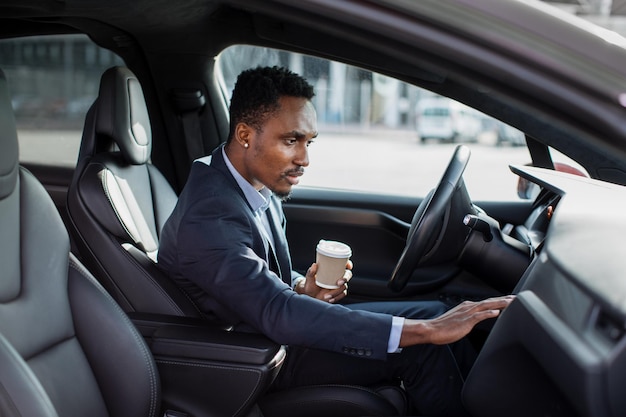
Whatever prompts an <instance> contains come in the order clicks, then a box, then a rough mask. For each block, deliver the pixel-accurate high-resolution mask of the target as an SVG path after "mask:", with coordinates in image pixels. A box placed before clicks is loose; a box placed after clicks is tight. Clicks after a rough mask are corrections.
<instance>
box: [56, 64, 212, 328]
mask: <svg viewBox="0 0 626 417" xmlns="http://www.w3.org/2000/svg"><path fill="white" fill-rule="evenodd" d="M151 149H152V134H151V125H150V119H149V117H148V111H147V107H146V103H145V99H144V95H143V91H142V88H141V85H140V84H139V81H138V80H137V78H136V77H135V76H134V74H133V73H132V72H131V71H130V70H129V69H128V68H124V67H113V68H110V69H108V70H107V71H106V72H105V73H104V74H103V75H102V79H101V82H100V90H99V94H98V98H97V99H96V101H95V102H94V104H93V105H92V107H91V108H90V109H89V112H88V113H87V117H86V120H85V127H84V131H83V138H82V143H81V148H80V152H79V156H78V163H77V167H76V172H75V173H74V178H73V180H72V183H71V185H70V188H69V190H68V202H67V207H68V212H69V218H70V229H71V232H72V234H73V237H74V238H75V240H76V246H77V247H78V250H79V254H80V257H81V260H82V261H83V263H84V264H85V266H87V268H89V270H90V271H91V272H92V273H93V274H94V275H95V276H96V278H97V279H98V280H99V281H100V282H101V283H102V285H103V286H104V287H105V288H106V289H107V291H109V293H110V294H111V295H112V296H113V297H114V298H115V300H116V301H117V302H118V303H119V304H120V306H122V308H123V309H124V310H125V311H126V312H142V313H144V312H145V313H160V314H169V315H176V316H192V317H200V316H201V313H200V312H199V310H198V309H197V308H196V307H195V304H194V303H193V302H192V301H191V300H190V299H189V298H188V297H187V295H186V294H185V293H183V291H182V290H181V289H180V288H179V287H178V286H176V285H175V284H174V283H173V282H172V281H171V280H170V279H169V278H168V277H166V276H165V275H164V274H163V273H162V272H161V271H160V270H159V269H158V268H157V267H156V264H155V262H156V254H157V251H158V247H159V246H158V245H159V236H160V234H161V228H162V227H163V224H164V223H165V221H166V220H167V218H168V216H169V215H170V213H171V212H172V210H173V209H174V206H175V205H176V201H177V195H176V193H175V192H174V190H173V188H172V187H171V186H170V184H169V183H168V182H167V180H166V179H165V177H164V176H163V175H162V174H161V172H160V171H159V170H158V169H157V168H156V167H155V166H154V165H152V164H151V163H150V154H151Z"/></svg>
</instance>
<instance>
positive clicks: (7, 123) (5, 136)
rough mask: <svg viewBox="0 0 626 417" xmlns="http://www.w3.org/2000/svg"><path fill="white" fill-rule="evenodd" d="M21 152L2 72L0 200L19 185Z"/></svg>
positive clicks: (0, 90) (0, 97)
mask: <svg viewBox="0 0 626 417" xmlns="http://www.w3.org/2000/svg"><path fill="white" fill-rule="evenodd" d="M18 170H19V152H18V145H17V129H16V127H15V116H14V115H13V106H12V105H11V96H10V95H9V87H8V84H7V79H6V77H5V76H4V72H3V71H2V70H0V199H3V198H5V197H7V196H8V195H10V194H11V193H12V192H13V190H14V189H15V185H16V184H17V173H18Z"/></svg>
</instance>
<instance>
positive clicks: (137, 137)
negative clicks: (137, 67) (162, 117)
mask: <svg viewBox="0 0 626 417" xmlns="http://www.w3.org/2000/svg"><path fill="white" fill-rule="evenodd" d="M97 105H98V111H97V114H96V123H95V124H96V134H97V135H107V136H109V137H111V138H112V139H113V140H114V141H115V143H117V146H118V147H119V149H120V151H121V152H122V155H123V157H124V159H126V160H127V161H128V163H130V164H133V165H141V164H145V163H146V162H148V161H149V159H150V152H151V150H152V130H151V128H150V118H149V117H148V109H147V107H146V101H145V98H144V95H143V91H142V89H141V85H140V84H139V80H137V78H136V77H135V75H134V74H133V73H132V72H131V71H130V70H129V69H128V68H124V67H113V68H109V69H108V70H106V71H105V73H104V74H102V78H101V80H100V91H99V93H98V101H97Z"/></svg>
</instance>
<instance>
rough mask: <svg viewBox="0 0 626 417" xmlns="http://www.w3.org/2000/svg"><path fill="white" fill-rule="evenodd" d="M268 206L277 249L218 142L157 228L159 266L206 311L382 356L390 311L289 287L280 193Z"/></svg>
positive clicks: (308, 341) (303, 342) (290, 339)
mask: <svg viewBox="0 0 626 417" xmlns="http://www.w3.org/2000/svg"><path fill="white" fill-rule="evenodd" d="M268 210H269V212H268V217H269V219H270V224H271V226H272V228H273V232H274V240H275V245H276V250H275V251H274V250H272V248H271V247H270V245H269V244H268V242H267V240H266V239H265V238H264V237H263V234H262V232H261V230H260V229H259V227H258V225H257V222H256V220H255V217H254V214H253V212H252V209H251V207H250V206H249V204H248V202H247V200H246V198H245V196H244V194H243V191H242V190H241V189H240V188H239V186H238V184H237V182H236V181H235V178H234V177H233V176H232V174H231V173H230V171H229V170H228V167H227V166H226V163H225V161H224V158H223V155H222V147H218V148H217V150H216V151H215V152H213V155H212V161H211V165H210V166H207V165H206V164H204V163H202V162H195V163H194V164H193V165H192V168H191V172H190V175H189V178H188V181H187V184H186V185H185V188H184V189H183V191H182V193H181V195H180V197H179V200H178V204H177V206H176V208H175V209H174V211H173V213H172V214H171V216H170V218H169V219H168V221H167V222H166V224H165V226H164V228H163V231H162V235H161V239H160V247H159V254H158V264H159V266H160V267H161V268H162V269H163V270H164V271H165V272H166V273H167V274H168V275H169V276H170V277H171V278H172V279H173V280H175V281H176V282H177V283H178V284H179V285H180V286H181V287H182V288H183V289H184V290H185V291H187V292H188V293H189V295H190V296H191V297H192V298H193V299H194V300H195V301H196V303H197V304H198V305H199V306H200V308H201V309H202V310H203V311H204V312H205V313H206V314H207V315H209V316H216V317H217V318H219V319H220V320H223V321H225V322H227V323H230V324H233V325H239V324H241V323H246V324H247V325H249V326H251V327H252V328H254V329H255V330H257V331H259V332H261V333H263V334H265V335H266V336H268V337H269V338H271V339H272V340H274V341H276V342H277V343H280V344H291V345H298V346H305V347H312V348H318V349H325V350H331V351H336V352H343V353H346V354H349V355H355V356H363V357H371V358H374V359H384V358H385V357H386V353H387V344H388V339H389V333H390V329H391V321H392V317H391V316H390V315H386V314H378V313H372V312H367V311H356V310H350V309H347V308H345V307H343V306H340V305H332V304H329V303H326V302H323V301H319V300H316V299H314V298H312V297H309V296H305V295H299V294H297V293H296V292H295V291H293V290H292V289H291V274H292V271H291V269H292V268H291V261H290V257H289V249H288V245H287V241H286V238H285V233H284V229H283V227H284V223H285V218H284V215H283V211H282V207H281V203H280V201H279V200H278V199H276V198H274V197H273V198H272V203H271V204H270V208H269V209H268Z"/></svg>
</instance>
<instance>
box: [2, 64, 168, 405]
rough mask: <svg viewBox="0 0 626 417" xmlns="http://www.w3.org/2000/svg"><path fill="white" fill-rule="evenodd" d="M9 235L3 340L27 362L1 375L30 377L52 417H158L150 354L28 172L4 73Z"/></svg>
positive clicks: (5, 232)
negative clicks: (20, 158)
mask: <svg viewBox="0 0 626 417" xmlns="http://www.w3.org/2000/svg"><path fill="white" fill-rule="evenodd" d="M0 231H1V233H0V265H2V272H1V273H0V334H1V335H2V336H3V337H4V339H6V342H7V343H8V345H7V343H4V342H5V340H2V343H0V344H2V345H3V346H2V347H0V350H2V351H3V352H2V353H0V354H1V355H2V357H3V358H5V359H7V358H10V357H13V358H15V357H16V356H17V359H18V361H16V362H13V364H14V365H15V367H14V368H11V369H7V368H6V367H2V368H1V369H0V371H1V372H2V373H4V372H13V371H16V372H22V371H23V372H26V373H27V374H28V375H24V378H25V379H24V381H23V382H24V383H25V384H26V386H27V387H29V389H31V390H33V392H34V393H35V394H36V393H37V392H39V393H41V392H42V391H43V392H45V396H47V397H48V398H47V399H46V398H45V396H44V398H39V399H38V401H42V402H41V404H40V406H41V407H43V408H41V407H39V408H38V410H39V411H41V412H42V413H43V414H42V415H51V416H53V415H54V412H53V410H50V404H52V406H53V407H54V410H56V413H57V414H58V415H59V416H63V417H70V416H76V417H79V416H80V417H83V416H109V415H115V416H128V417H130V416H156V415H157V414H158V412H159V408H160V385H159V379H158V374H157V370H156V366H155V363H154V360H153V359H152V356H151V354H150V352H149V350H148V347H147V346H146V344H145V342H144V340H143V338H142V337H141V335H139V334H138V332H137V331H136V330H135V328H134V327H133V326H132V324H131V322H130V321H129V319H128V318H127V316H126V315H125V314H124V313H123V312H122V310H121V309H120V308H119V306H118V305H117V304H116V303H115V302H114V301H113V299H112V298H111V297H110V296H109V295H108V294H107V293H106V291H105V290H104V289H103V288H102V286H100V285H99V284H98V283H97V281H96V280H95V279H94V278H93V277H92V276H91V275H90V274H89V273H88V272H87V270H86V269H85V268H84V267H83V266H82V265H81V264H80V263H79V262H78V261H77V259H76V258H75V257H74V256H73V255H71V253H70V242H69V236H68V234H67V231H66V229H65V226H64V224H63V222H62V220H61V217H60V215H59V213H58V211H57V209H56V207H55V205H54V203H53V202H52V200H51V198H50V196H49V195H48V194H47V192H46V190H45V189H44V188H43V186H42V185H41V184H40V183H39V182H38V181H37V180H36V179H35V178H34V176H33V175H32V174H30V173H29V172H28V171H27V170H25V169H23V168H21V167H20V166H19V163H18V142H17V133H16V129H15V120H14V118H13V112H12V108H11V101H10V99H9V94H8V88H7V83H6V79H5V77H4V73H2V71H0ZM112 341H114V343H111V342H112ZM7 346H10V348H8V349H5V348H6V347H7ZM20 358H21V359H20ZM5 365H6V364H5ZM14 382H15V381H14ZM42 395H43V394H42ZM13 399H16V397H13ZM48 400H49V401H48ZM3 415H4V414H3ZM23 415H30V414H23ZM34 415H37V414H34Z"/></svg>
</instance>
